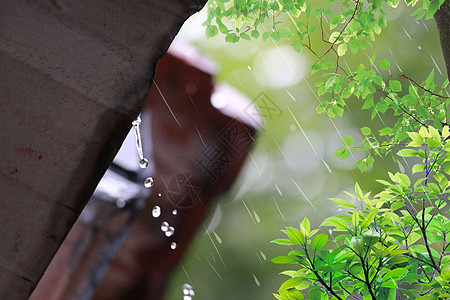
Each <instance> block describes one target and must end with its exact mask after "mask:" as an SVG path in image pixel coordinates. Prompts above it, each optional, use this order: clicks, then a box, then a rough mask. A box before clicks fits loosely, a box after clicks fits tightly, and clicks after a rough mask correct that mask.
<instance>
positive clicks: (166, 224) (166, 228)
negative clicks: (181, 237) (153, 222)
mask: <svg viewBox="0 0 450 300" xmlns="http://www.w3.org/2000/svg"><path fill="white" fill-rule="evenodd" d="M168 229H169V223H167V222H166V221H164V222H162V223H161V230H162V231H163V232H166V231H167V230H168Z"/></svg>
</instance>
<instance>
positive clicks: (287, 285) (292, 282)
mask: <svg viewBox="0 0 450 300" xmlns="http://www.w3.org/2000/svg"><path fill="white" fill-rule="evenodd" d="M305 280H306V278H302V277H294V278H290V279H288V280H286V281H285V282H283V284H282V285H281V286H280V289H279V290H287V289H291V288H294V287H296V286H297V285H299V284H301V283H303V282H304V281H305Z"/></svg>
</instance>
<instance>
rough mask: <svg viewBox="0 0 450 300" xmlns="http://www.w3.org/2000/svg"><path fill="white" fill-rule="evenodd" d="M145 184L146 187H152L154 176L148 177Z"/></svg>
mask: <svg viewBox="0 0 450 300" xmlns="http://www.w3.org/2000/svg"><path fill="white" fill-rule="evenodd" d="M144 186H145V187H146V188H151V187H152V186H153V178H152V177H148V178H147V179H145V181H144Z"/></svg>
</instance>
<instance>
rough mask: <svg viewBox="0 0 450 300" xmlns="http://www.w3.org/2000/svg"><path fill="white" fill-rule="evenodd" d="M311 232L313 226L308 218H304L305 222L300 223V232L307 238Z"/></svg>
mask: <svg viewBox="0 0 450 300" xmlns="http://www.w3.org/2000/svg"><path fill="white" fill-rule="evenodd" d="M310 231H311V225H310V223H309V220H308V218H307V217H305V218H303V221H302V222H301V223H300V232H301V233H302V234H303V235H304V236H305V237H307V236H308V235H309V232H310Z"/></svg>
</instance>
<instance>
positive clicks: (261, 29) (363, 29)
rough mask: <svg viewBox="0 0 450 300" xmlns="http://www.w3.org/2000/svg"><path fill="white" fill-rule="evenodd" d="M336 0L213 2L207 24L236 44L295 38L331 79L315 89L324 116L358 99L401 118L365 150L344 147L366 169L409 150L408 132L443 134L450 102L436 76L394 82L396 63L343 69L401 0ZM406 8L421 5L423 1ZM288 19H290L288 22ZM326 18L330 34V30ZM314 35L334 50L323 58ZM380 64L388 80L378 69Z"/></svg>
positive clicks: (377, 113)
mask: <svg viewBox="0 0 450 300" xmlns="http://www.w3.org/2000/svg"><path fill="white" fill-rule="evenodd" d="M334 2H336V1H332V0H328V1H327V5H326V6H325V7H314V5H315V4H316V3H314V2H313V1H311V0H264V1H252V0H240V1H237V0H235V1H231V0H213V1H210V2H209V4H208V18H207V20H206V21H205V22H204V24H203V25H204V26H206V35H207V36H208V37H212V36H215V35H217V34H218V32H219V31H220V32H221V33H223V34H224V35H225V41H227V42H230V43H236V42H238V41H239V40H240V39H241V38H242V39H246V40H251V39H252V38H260V37H261V38H262V40H263V41H266V40H269V39H270V40H272V41H274V42H279V41H280V40H287V41H288V42H289V43H290V44H291V45H292V46H293V47H294V49H295V50H296V51H298V52H300V51H303V50H305V49H306V50H307V51H309V52H310V53H311V54H312V55H313V56H314V57H315V62H314V63H313V64H312V67H311V73H312V74H314V73H316V72H319V73H320V74H321V76H322V77H323V80H319V81H317V82H315V84H314V85H315V87H316V88H317V94H318V96H321V97H323V98H324V100H323V101H322V102H321V103H320V104H319V105H318V107H317V110H316V111H317V113H318V114H322V113H327V114H328V115H329V116H330V117H332V118H334V117H336V116H343V114H344V111H345V108H346V106H347V101H348V100H349V99H350V98H353V99H355V98H356V99H358V100H359V101H360V102H361V105H362V109H364V110H369V111H371V118H372V120H373V119H374V118H376V117H380V118H381V116H382V115H384V114H386V113H389V114H393V115H394V116H396V117H397V121H396V123H395V124H394V125H393V126H386V127H385V128H383V129H381V130H374V129H373V128H370V126H368V127H366V128H368V129H369V130H371V133H370V134H364V135H365V138H364V139H363V140H362V141H360V142H359V143H358V144H357V145H354V146H353V147H347V146H346V147H341V148H339V149H337V151H336V153H335V155H334V156H336V157H340V158H341V159H345V158H348V157H349V156H350V153H351V152H352V151H356V150H360V151H364V152H365V153H366V155H365V157H364V158H362V159H360V160H359V161H358V162H357V163H356V164H355V166H357V167H358V168H359V170H360V171H361V172H364V171H365V170H367V169H368V168H371V167H372V166H373V162H374V156H377V155H383V156H386V155H388V154H390V153H391V150H392V149H393V148H395V147H396V146H399V145H404V143H405V140H406V139H407V138H408V135H407V132H408V131H416V130H418V128H419V127H421V126H428V125H433V126H434V127H435V128H437V129H438V130H440V129H441V128H442V123H444V122H446V108H447V106H448V104H449V103H450V98H449V97H445V96H444V93H443V91H442V89H438V88H437V87H436V84H435V83H434V71H431V73H430V75H429V76H428V78H427V79H426V80H424V81H423V82H421V83H420V84H419V83H416V82H415V81H414V80H413V79H411V78H410V77H408V76H402V78H401V79H402V81H400V80H397V79H393V78H391V76H390V67H391V63H390V62H389V61H388V60H386V59H381V60H380V61H379V64H377V60H376V58H375V55H373V56H372V58H371V65H370V66H366V65H364V64H362V63H361V64H359V66H358V67H357V68H356V69H355V70H345V69H344V68H343V67H342V66H341V65H340V64H339V59H340V57H342V56H344V55H348V54H349V52H351V53H353V54H355V53H357V52H358V51H360V50H363V51H365V50H367V48H369V47H370V46H371V45H372V43H373V42H374V41H375V40H376V36H377V35H379V34H380V33H381V31H382V29H383V28H385V27H386V26H387V21H386V12H385V7H386V6H387V7H393V8H395V7H397V6H398V5H399V0H370V1H362V0H357V1H349V0H345V1H343V2H342V4H341V5H340V6H339V7H337V6H336V5H335V3H334ZM443 2H444V0H423V1H421V3H422V6H421V7H420V8H418V9H417V10H416V12H415V13H414V14H415V15H416V14H417V18H422V17H426V18H427V19H429V18H431V17H432V16H433V15H434V13H435V12H436V10H437V9H438V8H439V7H440V6H441V5H442V3H443ZM383 3H384V5H383ZM405 3H406V4H407V5H412V6H415V5H417V3H418V0H405ZM281 15H287V17H288V22H286V20H284V21H283V19H282V18H281ZM325 18H326V20H329V29H327V28H325V26H324V19H325ZM225 24H226V25H225ZM268 27H270V28H268ZM314 35H318V36H321V40H322V42H323V43H324V44H325V45H326V50H324V51H323V52H322V53H319V52H318V51H317V50H316V47H314V46H313V45H312V44H311V40H312V37H313V36H314ZM348 50H350V51H348ZM377 65H379V67H380V69H381V70H382V71H383V73H381V74H382V75H379V73H378V72H377V68H376V66H377ZM399 79H400V78H399ZM366 132H367V129H366ZM344 146H345V145H344Z"/></svg>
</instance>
